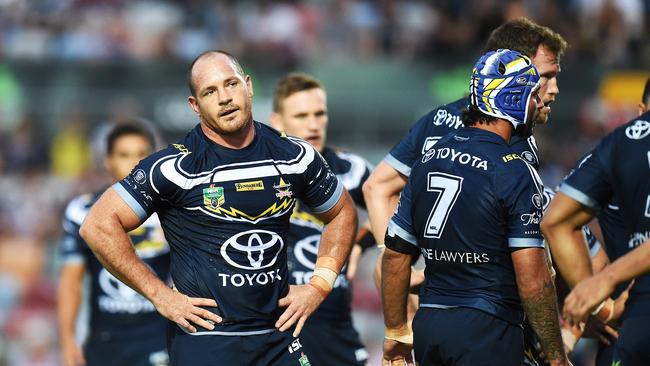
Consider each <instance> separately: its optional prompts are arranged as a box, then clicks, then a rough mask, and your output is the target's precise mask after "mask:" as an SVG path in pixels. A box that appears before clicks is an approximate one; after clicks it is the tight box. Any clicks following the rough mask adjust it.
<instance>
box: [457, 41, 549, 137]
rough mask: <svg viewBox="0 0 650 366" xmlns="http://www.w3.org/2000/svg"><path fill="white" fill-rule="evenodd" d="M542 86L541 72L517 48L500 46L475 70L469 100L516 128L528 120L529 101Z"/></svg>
mask: <svg viewBox="0 0 650 366" xmlns="http://www.w3.org/2000/svg"><path fill="white" fill-rule="evenodd" d="M537 88H539V73H538V72H537V69H536V68H535V66H534V65H533V63H532V62H531V61H530V59H529V58H528V57H526V56H524V55H522V54H521V53H519V52H517V51H511V50H506V49H499V50H496V51H490V52H488V53H486V54H485V55H483V56H482V57H481V58H480V59H479V60H478V62H477V63H476V65H475V66H474V69H473V70H472V79H471V81H470V84H469V92H470V103H471V105H473V106H475V107H477V108H478V109H479V110H480V111H481V112H483V113H485V114H488V115H490V116H494V117H497V118H503V119H505V120H508V121H510V122H511V123H512V125H513V126H514V127H515V128H517V127H518V126H519V125H522V124H525V123H526V121H527V120H528V103H529V101H530V97H531V96H532V94H533V92H534V91H535V90H536V89H537Z"/></svg>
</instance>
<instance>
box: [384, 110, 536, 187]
mask: <svg viewBox="0 0 650 366" xmlns="http://www.w3.org/2000/svg"><path fill="white" fill-rule="evenodd" d="M468 105H469V98H461V99H459V100H457V101H455V102H452V103H449V104H445V105H442V106H440V107H437V108H435V109H433V110H432V111H431V112H429V113H427V114H425V115H424V116H423V117H422V118H420V119H419V120H418V121H417V122H416V123H415V124H414V125H413V127H411V129H410V130H409V132H408V134H406V136H404V138H402V140H400V142H398V143H397V145H395V146H394V147H393V148H392V149H391V150H390V152H389V153H388V155H386V157H385V158H384V161H385V162H386V163H387V164H388V165H390V166H391V167H392V168H393V169H395V170H397V171H398V172H400V173H401V174H403V175H405V176H408V175H409V174H410V173H411V167H412V166H413V164H415V162H416V161H418V160H419V159H420V157H422V155H424V153H426V151H427V150H428V149H429V148H431V147H432V146H433V145H435V144H436V142H438V140H440V139H441V138H442V137H443V136H444V135H446V134H448V133H449V132H451V131H455V130H457V129H458V128H460V127H462V126H463V121H462V114H463V110H464V109H466V108H467V106H468ZM510 145H511V147H512V148H513V149H514V150H515V152H517V153H519V156H521V157H522V158H523V159H524V160H525V161H527V162H528V163H530V164H532V165H533V166H534V167H535V169H539V159H538V156H537V145H536V144H535V138H534V137H533V136H530V137H528V138H522V137H520V136H516V135H515V136H512V138H511V140H510Z"/></svg>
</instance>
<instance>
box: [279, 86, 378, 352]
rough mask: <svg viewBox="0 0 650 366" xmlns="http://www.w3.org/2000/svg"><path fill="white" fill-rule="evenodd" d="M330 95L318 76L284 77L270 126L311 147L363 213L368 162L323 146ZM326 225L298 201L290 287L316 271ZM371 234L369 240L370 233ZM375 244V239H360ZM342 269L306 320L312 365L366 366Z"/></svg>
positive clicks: (289, 244) (306, 344)
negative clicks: (316, 261) (317, 306)
mask: <svg viewBox="0 0 650 366" xmlns="http://www.w3.org/2000/svg"><path fill="white" fill-rule="evenodd" d="M328 122H329V120H328V113H327V94H326V92H325V89H324V88H323V86H322V84H321V83H320V82H319V81H318V80H316V79H315V78H314V77H312V76H311V75H308V74H303V73H291V74H288V75H286V76H285V77H283V78H282V79H280V81H278V84H277V86H276V89H275V93H274V95H273V114H272V115H271V124H272V126H273V127H275V128H276V129H278V130H280V131H283V132H285V133H286V134H288V135H290V136H296V137H300V138H302V139H304V140H306V141H308V142H309V143H311V144H312V145H313V146H314V147H315V148H316V150H318V152H320V153H321V154H322V156H323V158H325V161H326V162H327V164H328V165H329V166H330V168H331V169H332V171H333V172H334V174H336V176H337V177H338V178H339V180H340V181H341V182H342V183H343V186H344V187H345V188H346V189H347V190H348V192H349V193H350V196H351V197H352V199H353V200H354V202H355V203H356V205H357V207H360V208H363V209H365V206H366V205H365V201H364V199H363V194H362V192H361V185H362V184H363V182H365V180H366V179H367V178H368V176H369V175H370V164H369V163H368V162H366V161H365V160H364V159H363V158H361V157H360V156H358V155H356V154H352V153H349V152H343V151H339V150H337V149H334V148H332V147H330V146H328V145H326V144H325V142H326V136H327V125H328ZM322 229H323V223H322V222H321V221H320V220H319V219H318V218H317V217H316V216H314V215H313V214H312V213H311V211H310V210H309V209H308V208H306V207H304V205H303V204H301V203H300V202H298V203H297V204H296V208H295V209H294V211H293V214H292V215H291V227H290V229H289V234H288V240H287V247H288V261H289V272H290V280H289V281H290V283H291V284H295V285H302V284H304V283H307V282H308V281H309V278H310V277H311V276H312V273H313V271H314V264H315V262H314V259H315V258H316V254H317V253H318V243H319V240H320V236H321V232H322ZM366 233H368V234H367V235H368V236H369V238H370V239H372V238H371V236H372V234H370V232H369V231H366ZM360 241H361V242H365V243H372V244H370V245H373V244H374V241H373V240H360ZM347 269H348V266H347V265H346V266H344V267H343V269H342V270H341V273H340V274H339V276H338V277H337V279H336V282H335V283H334V289H333V290H332V293H331V294H330V295H329V296H328V298H327V299H326V300H325V301H324V302H323V304H321V306H320V307H319V308H318V310H316V311H315V312H314V314H312V316H311V317H310V318H309V319H308V320H307V322H306V323H305V326H304V327H303V329H302V332H301V334H302V337H301V338H300V339H301V343H302V345H303V347H304V349H305V351H306V352H307V354H308V355H309V360H310V361H311V363H312V365H365V363H366V362H367V360H368V352H367V351H366V349H365V347H364V346H363V344H362V343H361V341H360V340H359V334H358V333H357V331H356V330H355V329H354V326H353V324H352V314H351V312H352V308H351V303H352V289H351V287H350V286H351V283H350V280H349V278H348V272H347Z"/></svg>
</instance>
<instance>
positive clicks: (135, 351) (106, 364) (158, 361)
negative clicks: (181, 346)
mask: <svg viewBox="0 0 650 366" xmlns="http://www.w3.org/2000/svg"><path fill="white" fill-rule="evenodd" d="M166 338H167V337H166V332H165V331H164V330H163V331H158V332H156V333H153V334H152V333H151V332H149V331H147V332H139V331H138V329H132V332H130V333H129V334H128V336H124V335H122V336H118V335H115V334H109V333H105V332H94V333H91V334H89V336H88V339H87V341H86V343H85V344H84V348H83V350H84V357H85V358H86V365H87V366H115V365H129V366H131V365H132V366H166V365H168V364H169V356H168V355H167V344H166Z"/></svg>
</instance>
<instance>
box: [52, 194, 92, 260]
mask: <svg viewBox="0 0 650 366" xmlns="http://www.w3.org/2000/svg"><path fill="white" fill-rule="evenodd" d="M86 198H89V197H84V196H81V197H78V198H75V199H74V200H72V201H70V203H69V204H68V206H67V207H66V209H65V215H64V217H63V239H62V240H61V244H60V246H59V255H60V256H61V259H62V262H63V264H64V265H65V264H85V263H86V257H85V254H84V253H85V251H86V250H89V249H88V247H87V245H86V242H85V241H84V240H83V239H82V238H81V235H79V228H80V227H81V223H82V222H83V220H84V218H85V216H86V213H87V208H86V204H85V202H86V201H87V199H86Z"/></svg>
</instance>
